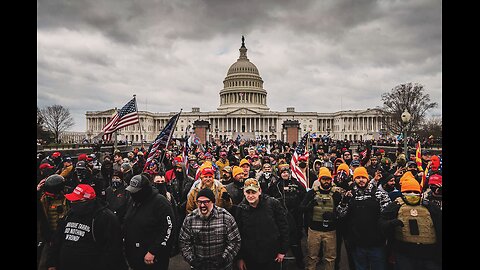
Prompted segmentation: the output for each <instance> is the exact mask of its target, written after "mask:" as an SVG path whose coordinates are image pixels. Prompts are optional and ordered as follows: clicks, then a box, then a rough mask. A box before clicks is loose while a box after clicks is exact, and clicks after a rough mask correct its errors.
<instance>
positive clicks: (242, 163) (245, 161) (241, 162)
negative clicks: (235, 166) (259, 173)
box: [240, 158, 250, 167]
mask: <svg viewBox="0 0 480 270" xmlns="http://www.w3.org/2000/svg"><path fill="white" fill-rule="evenodd" d="M244 164H247V165H248V166H250V162H248V160H247V159H246V158H243V159H242V160H240V167H242V166H243V165H244Z"/></svg>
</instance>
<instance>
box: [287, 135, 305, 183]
mask: <svg viewBox="0 0 480 270" xmlns="http://www.w3.org/2000/svg"><path fill="white" fill-rule="evenodd" d="M308 133H309V132H307V133H306V134H305V135H303V137H302V140H301V141H300V143H299V144H298V145H297V148H295V152H294V153H293V156H292V159H291V160H290V168H291V169H292V176H293V177H295V178H296V179H297V180H298V182H300V184H302V186H303V187H304V188H308V181H307V176H306V175H305V174H304V173H303V172H302V170H301V169H300V167H298V166H297V161H298V157H299V156H303V155H305V156H306V157H307V158H308V151H305V147H306V144H307V140H308ZM307 173H308V166H307Z"/></svg>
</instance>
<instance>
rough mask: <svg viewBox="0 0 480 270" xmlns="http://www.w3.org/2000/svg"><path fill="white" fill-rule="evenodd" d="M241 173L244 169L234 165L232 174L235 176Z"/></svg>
mask: <svg viewBox="0 0 480 270" xmlns="http://www.w3.org/2000/svg"><path fill="white" fill-rule="evenodd" d="M240 173H241V174H243V169H242V168H240V167H238V166H234V167H233V170H232V176H233V177H235V176H236V175H237V174H240Z"/></svg>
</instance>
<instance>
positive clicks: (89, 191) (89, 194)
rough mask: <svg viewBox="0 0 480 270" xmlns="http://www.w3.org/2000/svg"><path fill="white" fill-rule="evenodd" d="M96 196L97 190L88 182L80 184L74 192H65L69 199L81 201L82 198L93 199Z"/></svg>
mask: <svg viewBox="0 0 480 270" xmlns="http://www.w3.org/2000/svg"><path fill="white" fill-rule="evenodd" d="M95 197H96V195H95V190H94V189H93V188H92V187H91V186H90V185H86V184H79V185H78V186H77V187H76V188H75V189H74V190H73V192H72V193H69V194H65V198H67V200H69V201H73V202H74V201H79V200H81V199H84V198H85V199H87V200H93V199H94V198H95Z"/></svg>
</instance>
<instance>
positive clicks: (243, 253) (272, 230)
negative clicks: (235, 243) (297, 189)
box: [235, 194, 289, 267]
mask: <svg viewBox="0 0 480 270" xmlns="http://www.w3.org/2000/svg"><path fill="white" fill-rule="evenodd" d="M235 220H236V221H237V225H238V229H239V231H240V235H241V236H242V244H241V247H240V251H239V253H238V258H239V259H244V260H245V261H246V262H247V267H248V261H254V262H258V263H263V262H267V261H271V260H274V259H275V257H276V256H277V254H278V253H282V254H286V253H287V250H288V246H289V239H288V235H289V232H288V223H287V215H286V210H285V208H283V207H282V205H281V204H280V202H279V201H278V200H277V199H275V198H273V197H270V196H268V195H265V194H261V195H260V201H259V203H258V205H257V207H256V208H254V207H252V206H250V204H249V203H248V201H247V200H243V201H242V202H241V203H240V204H239V207H238V208H237V212H236V215H235Z"/></svg>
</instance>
